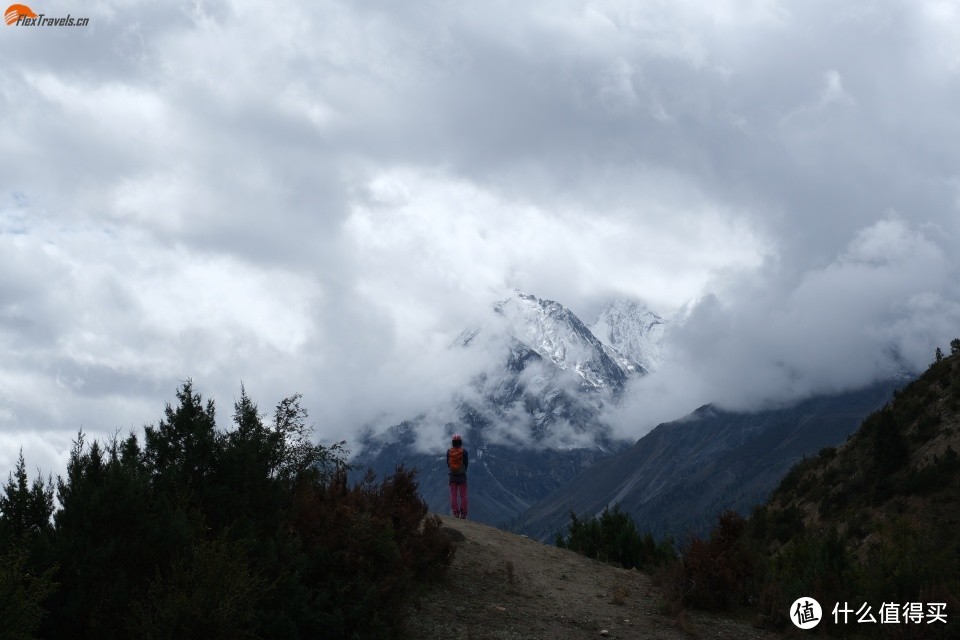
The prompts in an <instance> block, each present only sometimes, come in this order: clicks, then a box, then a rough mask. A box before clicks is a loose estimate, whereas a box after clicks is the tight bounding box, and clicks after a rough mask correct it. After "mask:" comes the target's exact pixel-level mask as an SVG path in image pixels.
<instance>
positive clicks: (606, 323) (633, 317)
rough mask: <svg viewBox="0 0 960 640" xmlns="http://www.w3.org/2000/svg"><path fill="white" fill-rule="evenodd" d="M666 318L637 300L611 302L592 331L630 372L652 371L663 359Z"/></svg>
mask: <svg viewBox="0 0 960 640" xmlns="http://www.w3.org/2000/svg"><path fill="white" fill-rule="evenodd" d="M665 327H666V321H665V320H664V319H663V318H662V317H660V316H659V315H657V314H656V313H654V312H653V311H650V310H649V309H647V307H646V306H645V305H643V304H642V303H640V302H637V301H635V300H624V299H617V300H613V301H611V302H608V303H607V304H606V305H605V306H604V307H603V309H601V310H600V314H599V316H598V317H597V320H596V322H594V323H593V324H592V325H590V327H589V329H590V332H591V333H592V334H593V335H594V336H596V337H597V339H599V340H600V342H602V343H603V344H604V346H606V347H607V348H608V349H609V352H610V353H611V354H612V357H613V358H614V359H615V360H616V362H617V364H618V365H620V368H621V369H623V370H624V371H627V372H628V373H637V372H639V373H649V372H651V371H654V370H656V369H658V368H659V367H660V365H661V364H662V363H663V332H664V328H665Z"/></svg>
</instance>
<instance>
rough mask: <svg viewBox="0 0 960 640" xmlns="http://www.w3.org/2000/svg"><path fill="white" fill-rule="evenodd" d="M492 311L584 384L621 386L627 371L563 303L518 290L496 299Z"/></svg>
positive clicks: (516, 334) (521, 338) (613, 388)
mask: <svg viewBox="0 0 960 640" xmlns="http://www.w3.org/2000/svg"><path fill="white" fill-rule="evenodd" d="M494 310H495V311H496V313H497V314H499V315H500V316H501V317H502V318H503V319H504V320H506V322H507V324H508V325H509V327H510V329H511V331H512V334H513V336H514V337H515V338H516V339H517V340H518V341H519V342H521V343H522V344H524V345H526V346H527V347H529V348H530V349H532V350H533V351H535V352H536V353H537V354H539V355H540V356H541V357H543V358H546V359H548V360H550V361H551V362H553V363H554V364H556V365H557V366H558V367H560V368H561V369H564V370H567V371H573V372H575V373H576V374H577V375H579V376H580V377H581V378H583V381H584V383H585V384H587V385H589V386H590V387H593V388H596V389H609V390H611V391H614V392H617V391H620V390H621V389H622V388H623V384H624V382H625V381H626V375H627V373H626V372H625V371H624V369H623V368H622V367H621V366H620V365H619V364H618V363H617V362H616V361H615V360H614V359H613V358H612V357H611V355H610V351H609V350H608V349H605V348H604V345H603V343H602V342H601V341H600V340H598V339H597V336H595V335H594V334H593V333H591V332H590V329H588V328H587V327H586V326H585V325H584V324H583V322H581V321H580V319H579V318H578V317H577V316H576V315H574V314H573V312H572V311H570V310H569V309H567V308H566V307H564V306H563V305H562V304H560V303H558V302H554V301H553V300H541V299H539V298H537V297H536V296H532V295H527V294H525V293H523V292H521V291H517V292H515V293H514V295H512V296H511V297H509V298H507V299H506V300H501V301H500V302H498V303H497V304H496V305H495V306H494Z"/></svg>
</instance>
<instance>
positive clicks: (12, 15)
mask: <svg viewBox="0 0 960 640" xmlns="http://www.w3.org/2000/svg"><path fill="white" fill-rule="evenodd" d="M3 20H4V22H6V23H7V26H9V27H85V26H87V25H88V24H90V18H75V17H73V16H72V15H70V14H67V15H66V16H64V17H60V18H51V17H49V16H47V15H46V14H43V13H40V14H38V13H37V12H35V11H34V10H33V9H31V8H30V7H28V6H27V5H25V4H12V5H10V6H9V7H7V10H6V11H4V12H3Z"/></svg>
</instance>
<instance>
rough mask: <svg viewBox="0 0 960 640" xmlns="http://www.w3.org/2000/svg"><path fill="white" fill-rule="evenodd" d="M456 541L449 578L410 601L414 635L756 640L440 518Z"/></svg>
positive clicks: (620, 577) (642, 584) (611, 574)
mask: <svg viewBox="0 0 960 640" xmlns="http://www.w3.org/2000/svg"><path fill="white" fill-rule="evenodd" d="M443 522H444V526H445V530H446V532H447V533H448V535H449V536H450V537H451V538H453V539H454V540H455V541H456V542H457V553H456V556H455V559H454V561H453V564H452V566H451V567H450V571H449V574H448V576H447V577H446V578H445V579H444V581H443V582H442V583H440V584H438V585H437V586H436V587H435V588H433V589H432V590H431V591H430V592H428V593H427V594H425V595H424V596H423V597H421V598H420V599H419V600H418V601H417V603H416V604H415V610H414V611H413V613H412V616H411V624H410V637H411V638H424V639H432V638H437V639H439V638H444V639H446V638H456V639H457V640H468V639H469V640H493V639H497V640H508V639H509V640H515V639H516V640H519V639H524V640H528V639H547V638H550V639H553V638H557V639H561V638H562V639H566V638H571V639H577V638H591V639H596V638H645V639H654V640H672V639H687V638H729V639H731V640H733V639H737V640H741V639H760V638H776V637H779V636H776V635H775V634H771V633H768V632H764V631H761V630H758V629H755V628H753V627H752V626H751V625H750V624H749V623H748V622H745V621H739V620H731V619H727V618H721V617H717V616H710V615H705V614H681V615H680V616H675V615H674V616H668V615H663V614H661V613H660V609H661V606H660V603H661V598H660V595H659V592H658V590H657V588H656V587H655V586H654V585H653V584H652V583H651V580H650V577H649V576H647V575H645V574H643V573H641V572H639V571H628V570H625V569H620V568H617V567H614V566H611V565H607V564H604V563H601V562H597V561H595V560H590V559H589V558H585V557H583V556H580V555H578V554H576V553H573V552H571V551H567V550H564V549H558V548H556V547H554V546H551V545H545V544H542V543H539V542H535V541H533V540H530V539H527V538H524V537H522V536H517V535H514V534H511V533H507V532H505V531H501V530H499V529H495V528H493V527H488V526H486V525H482V524H477V523H475V522H470V521H464V520H456V519H454V518H450V517H443Z"/></svg>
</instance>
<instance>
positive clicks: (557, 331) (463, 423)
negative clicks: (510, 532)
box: [355, 291, 659, 524]
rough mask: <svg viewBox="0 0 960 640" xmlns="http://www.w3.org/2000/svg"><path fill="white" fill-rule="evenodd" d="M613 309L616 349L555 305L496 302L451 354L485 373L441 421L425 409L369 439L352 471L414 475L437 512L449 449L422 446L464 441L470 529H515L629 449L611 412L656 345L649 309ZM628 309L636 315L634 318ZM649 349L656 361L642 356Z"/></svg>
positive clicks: (519, 297)
mask: <svg viewBox="0 0 960 640" xmlns="http://www.w3.org/2000/svg"><path fill="white" fill-rule="evenodd" d="M610 308H611V309H617V310H618V312H617V313H612V312H611V313H608V314H607V315H606V316H602V318H605V322H606V324H604V325H603V327H604V328H605V331H606V333H605V338H606V340H607V341H608V342H609V343H610V344H604V343H603V342H602V341H601V339H600V338H599V337H598V336H597V335H594V333H592V332H591V331H590V329H588V328H587V326H586V325H585V324H584V323H583V322H582V321H581V320H580V319H579V318H578V317H577V316H576V314H574V313H573V312H572V311H570V310H569V309H567V308H566V307H564V306H563V305H562V304H560V303H558V302H555V301H552V300H543V299H540V298H537V297H536V296H533V295H528V294H525V293H523V292H520V291H516V292H514V293H513V294H511V295H510V296H508V297H506V298H505V299H503V300H500V301H499V302H497V303H496V304H494V305H493V306H492V310H491V314H490V316H489V317H486V318H478V326H477V327H474V328H471V329H469V330H467V331H464V332H463V333H462V334H461V335H460V336H459V338H458V339H457V340H456V341H454V343H453V345H452V347H451V348H455V349H463V350H464V351H465V354H466V355H467V356H468V357H469V355H470V354H471V353H476V354H477V357H476V361H477V363H478V367H479V370H478V372H477V374H476V375H475V376H474V377H473V379H472V381H471V383H470V384H469V385H468V387H467V388H464V389H463V391H462V392H461V393H458V394H455V397H452V398H449V399H440V402H445V403H446V408H445V409H444V410H439V411H438V410H436V408H435V407H434V408H431V407H424V411H423V414H421V415H420V416H417V417H414V418H411V419H410V420H407V421H404V422H403V423H401V424H399V425H395V426H393V427H390V428H389V429H386V430H385V431H381V432H379V433H371V435H370V436H368V437H367V438H366V439H365V440H364V441H363V442H361V450H360V452H359V454H358V456H357V459H356V460H355V461H356V462H358V463H359V464H361V465H364V466H369V467H372V468H373V469H374V470H375V471H377V472H378V473H390V472H392V470H393V468H394V467H395V466H396V464H398V463H400V462H405V463H406V464H407V465H408V466H415V467H417V468H418V469H419V470H420V478H421V490H422V494H423V496H424V498H425V499H426V500H427V502H428V504H429V505H430V507H431V508H432V509H434V510H436V511H441V512H442V511H444V509H445V504H446V500H447V496H446V482H445V476H446V469H445V468H444V466H443V454H442V452H443V451H444V450H445V447H446V441H445V439H441V441H439V442H432V441H431V442H423V441H422V437H421V434H422V433H433V434H437V433H438V432H440V431H442V432H445V433H447V434H448V435H449V434H450V433H454V432H460V433H463V434H464V444H465V446H466V447H467V448H468V450H469V451H470V452H471V454H470V455H471V458H470V460H471V469H470V477H471V496H474V495H476V500H474V501H473V502H474V504H475V505H476V508H475V509H474V510H473V511H474V513H473V514H472V515H473V517H474V518H475V519H478V520H481V521H484V522H488V523H491V524H499V523H502V522H506V521H508V520H511V519H513V518H514V517H516V516H517V515H518V514H520V513H521V512H523V511H525V510H526V509H527V508H529V507H530V506H532V505H533V504H534V503H535V502H537V501H538V500H540V499H541V498H543V497H545V496H546V495H547V494H548V493H549V492H550V491H553V490H555V489H556V488H558V487H559V486H560V485H561V484H563V483H564V482H566V481H568V480H570V479H571V478H572V477H573V476H575V475H576V474H578V473H579V472H580V471H582V470H584V469H586V468H588V467H590V466H592V465H593V464H595V463H596V462H597V461H599V460H601V459H603V458H606V457H607V456H610V455H612V454H614V453H616V452H618V451H620V450H622V449H624V448H625V447H626V446H628V445H629V444H630V443H628V442H625V441H619V440H616V439H615V438H613V437H612V435H611V430H610V428H609V427H608V426H607V425H606V424H604V421H603V415H604V409H605V407H606V406H607V405H609V404H610V403H616V402H617V401H618V399H619V397H620V392H621V391H622V389H623V387H624V385H625V384H626V382H627V380H628V378H629V377H630V376H635V375H644V374H645V373H646V372H647V370H648V368H647V367H646V366H644V365H641V364H640V363H650V362H655V361H658V360H657V359H658V358H659V350H656V348H657V345H656V339H655V338H656V337H657V334H656V332H655V331H652V330H651V329H650V327H652V326H654V324H653V321H652V319H651V317H648V316H647V315H643V314H646V313H649V312H647V310H646V308H645V307H643V306H642V305H634V306H633V307H630V306H628V305H626V304H621V305H620V306H615V305H611V306H610ZM631 309H633V310H636V311H637V313H640V314H641V315H640V316H637V317H632V316H631ZM650 315H651V316H652V317H656V316H655V314H650ZM617 323H623V325H624V326H623V327H622V328H621V327H618V326H617ZM610 336H614V337H613V338H611V337H610ZM629 336H639V337H638V338H636V339H627V337H629ZM643 340H647V343H649V344H650V348H651V350H652V351H651V353H649V354H647V353H644V351H643V348H644V346H643V345H644V344H645V343H644V342H643ZM620 348H623V349H625V352H621V351H619V349H620ZM490 362H493V363H494V364H493V365H492V366H491V365H490V364H489V363H490ZM480 363H485V364H482V365H481V364H480ZM436 416H444V417H443V418H439V420H440V421H441V422H442V424H439V423H437V424H431V422H436V420H437V419H438V418H436ZM433 437H434V439H436V436H435V435H434V436H433ZM445 437H446V436H444V438H445ZM431 450H435V451H436V453H430V452H429V451H431Z"/></svg>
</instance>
